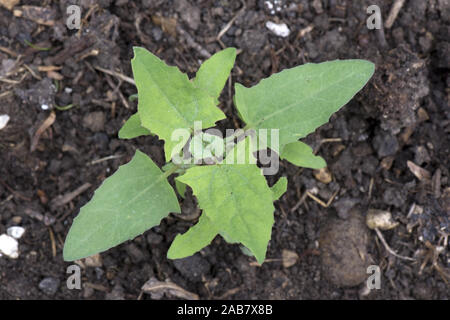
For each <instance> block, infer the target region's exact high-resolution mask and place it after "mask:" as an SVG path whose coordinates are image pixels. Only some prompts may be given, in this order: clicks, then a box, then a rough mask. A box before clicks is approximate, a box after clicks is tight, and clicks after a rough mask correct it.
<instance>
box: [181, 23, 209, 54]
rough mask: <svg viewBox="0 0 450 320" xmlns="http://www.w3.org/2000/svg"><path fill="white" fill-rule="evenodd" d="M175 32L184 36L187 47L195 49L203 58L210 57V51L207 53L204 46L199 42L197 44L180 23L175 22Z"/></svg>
mask: <svg viewBox="0 0 450 320" xmlns="http://www.w3.org/2000/svg"><path fill="white" fill-rule="evenodd" d="M177 33H178V34H179V35H180V36H182V37H184V39H185V40H186V43H187V45H188V46H189V47H191V48H193V49H195V50H197V52H198V53H199V54H200V55H201V56H202V57H203V58H205V59H208V58H210V57H211V53H209V52H208V51H207V50H206V49H205V48H203V47H202V46H201V45H200V44H198V43H197V42H196V41H195V40H194V38H192V36H191V35H190V34H189V33H188V32H187V31H186V30H184V29H183V28H182V27H181V26H180V25H178V24H177Z"/></svg>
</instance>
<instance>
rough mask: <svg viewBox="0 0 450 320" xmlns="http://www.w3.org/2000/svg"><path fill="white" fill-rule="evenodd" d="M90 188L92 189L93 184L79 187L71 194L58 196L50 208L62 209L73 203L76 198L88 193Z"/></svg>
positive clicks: (87, 183)
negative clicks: (85, 192)
mask: <svg viewBox="0 0 450 320" xmlns="http://www.w3.org/2000/svg"><path fill="white" fill-rule="evenodd" d="M90 187H91V184H90V183H89V182H86V183H85V184H83V185H82V186H80V187H78V188H77V189H75V190H74V191H71V192H69V193H66V194H64V195H59V196H57V197H56V198H55V199H53V200H52V201H51V202H50V207H51V208H52V209H56V208H58V207H61V206H63V205H65V204H67V203H69V202H70V201H72V200H73V199H74V198H76V197H77V196H79V195H80V194H82V193H83V192H84V191H86V190H87V189H89V188H90Z"/></svg>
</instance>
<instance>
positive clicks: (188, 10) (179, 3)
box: [175, 0, 200, 30]
mask: <svg viewBox="0 0 450 320" xmlns="http://www.w3.org/2000/svg"><path fill="white" fill-rule="evenodd" d="M175 8H176V10H177V12H178V13H179V14H180V16H181V19H183V20H184V21H185V22H186V23H187V25H188V26H189V28H191V29H192V30H197V29H198V27H199V25H200V8H199V7H198V6H193V5H191V4H190V3H189V2H188V1H187V0H176V1H175Z"/></svg>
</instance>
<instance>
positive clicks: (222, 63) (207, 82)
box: [194, 48, 236, 103]
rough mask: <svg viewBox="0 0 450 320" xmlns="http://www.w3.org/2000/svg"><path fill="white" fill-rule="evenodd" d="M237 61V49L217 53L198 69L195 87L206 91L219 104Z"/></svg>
mask: <svg viewBox="0 0 450 320" xmlns="http://www.w3.org/2000/svg"><path fill="white" fill-rule="evenodd" d="M235 60H236V49H235V48H227V49H225V50H222V51H219V52H217V53H216V54H214V55H213V56H212V57H211V58H209V59H208V60H206V61H205V62H203V64H202V65H201V66H200V68H199V69H198V71H197V74H196V76H195V79H194V84H195V86H196V87H197V88H201V89H204V90H206V91H207V92H208V93H209V95H210V96H211V97H213V98H214V100H215V101H216V103H217V102H218V98H219V96H220V93H221V92H222V89H223V87H224V86H225V82H226V81H227V79H228V77H229V75H230V72H231V69H232V68H233V65H234V61H235Z"/></svg>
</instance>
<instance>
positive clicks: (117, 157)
mask: <svg viewBox="0 0 450 320" xmlns="http://www.w3.org/2000/svg"><path fill="white" fill-rule="evenodd" d="M123 156H124V155H123V154H113V155H110V156H107V157H104V158H100V159H97V160H92V161H91V162H89V164H90V165H93V164H97V163H100V162H103V161H108V160H113V159H119V158H122V157H123Z"/></svg>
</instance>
